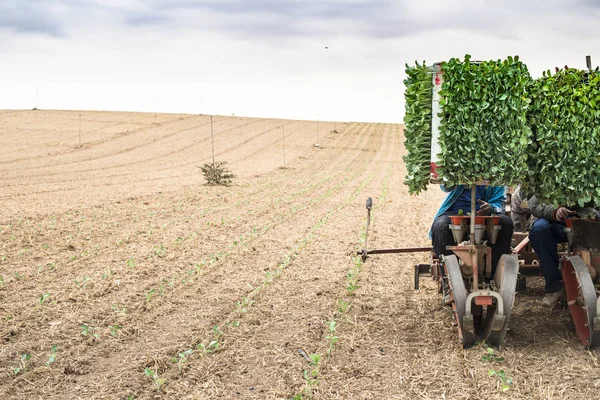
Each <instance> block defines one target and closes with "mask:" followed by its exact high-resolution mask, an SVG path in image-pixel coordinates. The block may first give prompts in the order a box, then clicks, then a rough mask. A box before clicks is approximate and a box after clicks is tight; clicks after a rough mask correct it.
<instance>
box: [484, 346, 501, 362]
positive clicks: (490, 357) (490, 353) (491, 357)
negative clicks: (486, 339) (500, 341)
mask: <svg viewBox="0 0 600 400" xmlns="http://www.w3.org/2000/svg"><path fill="white" fill-rule="evenodd" d="M481 361H487V362H499V363H501V362H504V357H502V356H497V355H495V354H494V349H492V348H491V347H488V348H487V351H486V354H484V355H482V356H481Z"/></svg>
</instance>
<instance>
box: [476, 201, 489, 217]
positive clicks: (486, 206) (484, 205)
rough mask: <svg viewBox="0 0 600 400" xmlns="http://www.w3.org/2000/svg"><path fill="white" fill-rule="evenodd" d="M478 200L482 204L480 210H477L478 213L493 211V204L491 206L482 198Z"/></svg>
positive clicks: (486, 213) (484, 213) (485, 213)
mask: <svg viewBox="0 0 600 400" xmlns="http://www.w3.org/2000/svg"><path fill="white" fill-rule="evenodd" d="M478 201H479V204H481V205H480V206H479V211H477V215H489V214H490V213H491V212H492V206H490V205H489V203H486V202H485V201H483V200H481V199H479V200H478Z"/></svg>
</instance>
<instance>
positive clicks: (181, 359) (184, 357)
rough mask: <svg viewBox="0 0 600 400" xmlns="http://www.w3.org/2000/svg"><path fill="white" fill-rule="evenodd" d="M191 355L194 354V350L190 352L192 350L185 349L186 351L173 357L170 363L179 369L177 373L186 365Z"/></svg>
mask: <svg viewBox="0 0 600 400" xmlns="http://www.w3.org/2000/svg"><path fill="white" fill-rule="evenodd" d="M193 353H194V350H192V349H187V350H186V351H182V352H181V353H179V354H178V355H177V357H173V358H172V359H171V362H172V363H177V368H179V371H181V368H183V366H184V365H185V364H186V363H187V361H188V357H189V356H191V355H192V354H193Z"/></svg>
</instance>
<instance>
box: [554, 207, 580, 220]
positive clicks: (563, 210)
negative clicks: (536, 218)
mask: <svg viewBox="0 0 600 400" xmlns="http://www.w3.org/2000/svg"><path fill="white" fill-rule="evenodd" d="M574 214H576V212H575V211H571V210H569V209H568V208H567V207H558V209H557V210H556V211H554V219H555V220H557V221H564V220H565V219H567V217H568V216H570V215H574Z"/></svg>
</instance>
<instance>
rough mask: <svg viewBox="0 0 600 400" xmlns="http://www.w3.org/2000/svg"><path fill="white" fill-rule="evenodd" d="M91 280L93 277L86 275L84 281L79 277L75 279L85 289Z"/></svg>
mask: <svg viewBox="0 0 600 400" xmlns="http://www.w3.org/2000/svg"><path fill="white" fill-rule="evenodd" d="M91 280H92V278H90V277H89V276H84V277H83V280H82V281H78V280H77V279H75V284H76V285H78V286H79V287H80V288H81V289H85V288H86V287H87V284H88V282H89V281H91Z"/></svg>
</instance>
